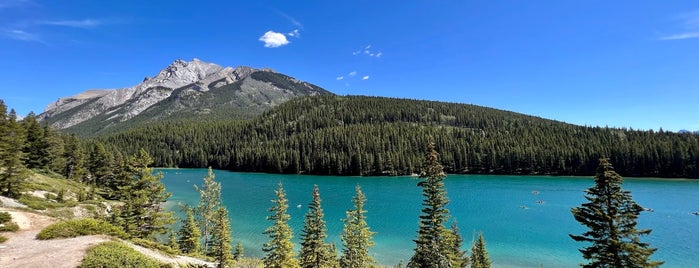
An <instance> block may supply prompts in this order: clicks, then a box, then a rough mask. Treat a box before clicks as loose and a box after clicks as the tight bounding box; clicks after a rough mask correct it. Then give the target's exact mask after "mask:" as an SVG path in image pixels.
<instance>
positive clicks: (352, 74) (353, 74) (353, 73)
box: [347, 71, 357, 77]
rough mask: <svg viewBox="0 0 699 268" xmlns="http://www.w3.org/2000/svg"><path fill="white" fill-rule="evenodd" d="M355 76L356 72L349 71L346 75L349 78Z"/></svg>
mask: <svg viewBox="0 0 699 268" xmlns="http://www.w3.org/2000/svg"><path fill="white" fill-rule="evenodd" d="M355 75H357V71H351V72H349V73H348V74H347V76H349V77H354V76H355Z"/></svg>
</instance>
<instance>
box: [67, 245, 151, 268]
mask: <svg viewBox="0 0 699 268" xmlns="http://www.w3.org/2000/svg"><path fill="white" fill-rule="evenodd" d="M162 266H163V264H161V263H160V262H158V261H156V260H154V259H151V258H149V257H147V256H145V255H143V254H141V253H139V252H138V251H136V250H134V249H132V248H130V247H129V246H127V245H124V244H123V243H119V242H114V241H109V242H104V243H101V244H99V245H97V246H95V247H93V248H91V249H90V250H88V251H87V255H86V256H85V259H83V261H82V263H81V264H80V268H93V267H95V268H111V267H114V268H118V267H144V268H160V267H162Z"/></svg>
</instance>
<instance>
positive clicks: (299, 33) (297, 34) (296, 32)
mask: <svg viewBox="0 0 699 268" xmlns="http://www.w3.org/2000/svg"><path fill="white" fill-rule="evenodd" d="M287 35H288V36H291V37H296V38H299V37H301V31H299V29H295V30H293V31H291V32H289V33H287Z"/></svg>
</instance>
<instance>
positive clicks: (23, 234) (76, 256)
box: [0, 209, 109, 268]
mask: <svg viewBox="0 0 699 268" xmlns="http://www.w3.org/2000/svg"><path fill="white" fill-rule="evenodd" d="M2 210H5V211H8V212H10V214H11V215H12V220H13V221H14V222H16V223H17V225H19V228H20V230H19V231H17V232H14V233H4V234H3V235H4V236H5V237H7V238H9V239H8V240H7V241H6V242H5V243H2V244H0V267H6V268H14V267H17V268H19V267H52V268H63V267H65V268H73V267H77V266H78V265H80V261H82V259H83V257H85V252H86V251H87V249H88V248H89V247H91V246H93V245H96V244H99V243H101V242H103V241H107V240H109V238H108V237H106V236H82V237H75V238H69V239H56V240H49V241H42V240H36V239H35V237H36V234H38V233H39V231H41V229H43V228H44V227H46V226H48V225H49V224H51V223H53V222H55V219H53V218H50V217H46V216H42V215H38V214H34V213H29V212H22V211H11V210H7V209H0V211H2Z"/></svg>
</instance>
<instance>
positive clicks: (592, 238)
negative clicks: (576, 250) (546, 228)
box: [570, 159, 663, 268]
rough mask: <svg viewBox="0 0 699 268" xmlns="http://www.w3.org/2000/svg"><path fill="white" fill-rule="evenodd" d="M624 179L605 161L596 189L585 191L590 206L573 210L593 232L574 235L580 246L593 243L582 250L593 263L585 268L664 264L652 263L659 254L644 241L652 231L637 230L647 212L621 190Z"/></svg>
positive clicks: (598, 168)
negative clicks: (639, 219) (642, 213)
mask: <svg viewBox="0 0 699 268" xmlns="http://www.w3.org/2000/svg"><path fill="white" fill-rule="evenodd" d="M622 183H623V179H622V177H621V176H620V175H619V174H617V173H616V172H615V171H614V168H613V167H612V164H611V163H609V160H607V159H601V160H600V162H599V166H598V167H597V174H596V175H595V185H594V186H592V187H591V188H589V189H587V190H586V191H585V199H587V200H588V201H590V202H588V203H584V204H582V205H581V206H580V207H575V208H573V209H571V212H572V213H573V217H574V218H575V220H576V221H578V222H580V224H582V225H585V226H586V227H587V228H589V229H590V230H589V231H586V232H584V233H583V234H582V235H570V237H571V238H573V240H575V241H578V242H586V243H591V245H590V246H589V247H585V248H583V249H581V250H580V252H581V253H582V255H583V258H585V259H586V260H588V261H589V263H586V264H582V265H581V266H582V267H589V268H592V267H658V266H660V265H661V264H662V263H663V262H659V261H651V260H650V255H651V254H653V252H655V250H656V249H655V248H651V247H650V245H649V244H648V243H644V242H641V241H640V236H641V235H647V234H650V232H651V230H650V229H640V230H639V229H636V219H638V216H639V214H640V213H641V211H643V208H642V207H641V206H640V205H638V204H637V203H636V202H635V201H634V200H633V199H632V198H631V192H629V191H625V190H622V189H621V185H622Z"/></svg>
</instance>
